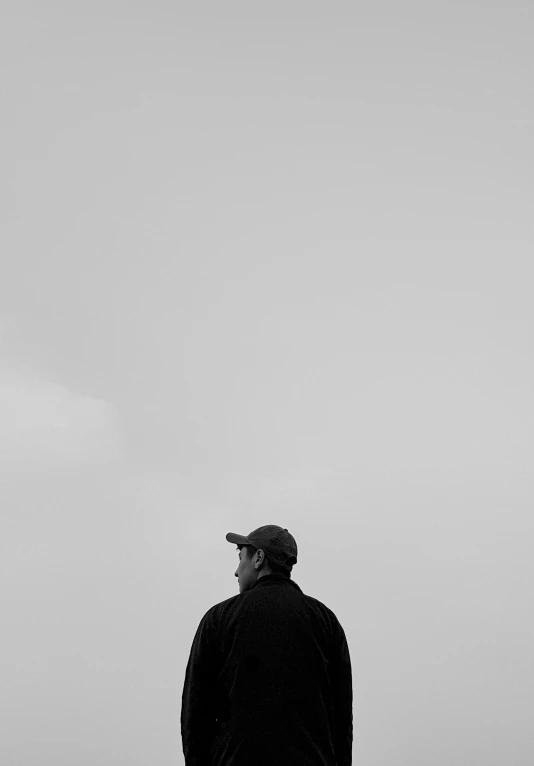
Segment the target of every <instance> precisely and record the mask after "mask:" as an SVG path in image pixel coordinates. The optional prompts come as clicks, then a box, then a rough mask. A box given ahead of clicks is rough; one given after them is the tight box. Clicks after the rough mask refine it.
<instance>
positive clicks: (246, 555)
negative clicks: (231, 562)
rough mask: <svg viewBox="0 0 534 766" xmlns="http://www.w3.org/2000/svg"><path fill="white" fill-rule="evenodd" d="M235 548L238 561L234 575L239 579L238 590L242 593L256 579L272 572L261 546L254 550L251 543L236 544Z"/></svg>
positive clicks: (250, 586)
mask: <svg viewBox="0 0 534 766" xmlns="http://www.w3.org/2000/svg"><path fill="white" fill-rule="evenodd" d="M237 550H238V551H239V553H238V555H239V563H238V565H237V569H236V570H235V576H236V577H237V578H238V579H239V592H240V593H244V592H245V591H246V590H250V589H251V588H252V587H253V586H254V585H255V584H256V580H259V579H260V577H264V576H265V575H268V574H272V571H271V567H270V566H269V561H268V559H267V557H266V556H265V552H264V551H263V550H262V549H261V548H260V549H259V550H256V548H253V547H252V546H251V545H238V546H237Z"/></svg>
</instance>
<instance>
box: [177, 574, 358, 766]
mask: <svg viewBox="0 0 534 766" xmlns="http://www.w3.org/2000/svg"><path fill="white" fill-rule="evenodd" d="M352 736H353V729H352V673H351V663H350V656H349V650H348V646H347V642H346V638H345V634H344V631H343V629H342V627H341V625H340V624H339V622H338V620H337V618H336V616H335V615H334V613H333V612H332V611H331V610H330V609H328V607H326V606H325V605H324V604H322V603H321V602H320V601H318V600H317V599H314V598H312V597H311V596H307V595H306V594H304V593H303V592H302V591H301V589H300V588H299V586H298V585H297V584H296V583H295V582H293V581H291V580H289V579H287V578H284V577H283V576H280V575H267V576H264V577H262V578H260V579H258V581H257V583H256V584H255V586H254V587H253V588H252V589H251V590H249V591H246V592H245V593H243V594H241V595H240V596H234V597H233V598H230V599H228V600H226V601H223V602H222V603H220V604H217V605H216V606H214V607H212V609H210V610H209V611H208V612H207V613H206V615H205V616H204V617H203V619H202V621H201V623H200V625H199V628H198V630H197V634H196V635H195V640H194V642H193V646H192V649H191V655H190V658H189V662H188V665H187V670H186V680H185V684H184V694H183V698H182V737H183V742H184V753H185V756H186V766H200V765H201V764H203V765H204V766H208V764H210V766H211V765H212V766H241V765H242V764H243V766H244V764H245V763H251V762H252V763H254V764H255V765H256V766H261V765H262V764H274V765H275V766H285V764H287V765H288V766H289V765H290V764H291V766H299V764H307V765H308V764H309V765H310V766H311V765H312V764H313V765H314V766H315V765H317V766H349V765H350V764H351V763H352V755H351V751H352Z"/></svg>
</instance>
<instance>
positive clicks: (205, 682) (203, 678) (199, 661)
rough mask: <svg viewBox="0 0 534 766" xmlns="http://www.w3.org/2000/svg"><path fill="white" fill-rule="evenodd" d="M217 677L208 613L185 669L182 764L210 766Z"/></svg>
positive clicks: (181, 720) (196, 636)
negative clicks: (183, 762)
mask: <svg viewBox="0 0 534 766" xmlns="http://www.w3.org/2000/svg"><path fill="white" fill-rule="evenodd" d="M217 676H218V645H217V641H216V635H215V631H214V629H213V625H212V624H211V621H210V619H209V613H207V614H206V615H204V617H203V618H202V620H201V622H200V625H199V626H198V629H197V632H196V634H195V637H194V639H193V645H192V647H191V652H190V655H189V661H188V663H187V667H186V671H185V681H184V688H183V693H182V712H181V717H180V725H181V733H182V747H183V751H184V756H185V766H211V761H210V749H211V747H212V744H213V741H214V739H215V733H216V718H215V716H216V711H215V698H216V688H217Z"/></svg>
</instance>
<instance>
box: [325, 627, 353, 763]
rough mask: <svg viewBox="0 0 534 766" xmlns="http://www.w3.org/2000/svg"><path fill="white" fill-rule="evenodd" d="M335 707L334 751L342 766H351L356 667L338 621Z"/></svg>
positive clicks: (332, 669) (332, 667) (333, 675)
mask: <svg viewBox="0 0 534 766" xmlns="http://www.w3.org/2000/svg"><path fill="white" fill-rule="evenodd" d="M330 684H331V688H332V697H333V707H334V725H335V731H334V751H335V755H336V763H337V764H338V766H351V764H352V741H353V713H352V700H353V698H352V667H351V662H350V653H349V647H348V644H347V639H346V637H345V632H344V630H343V628H342V627H341V625H340V624H339V622H338V621H337V620H336V624H335V628H334V634H333V637H332V646H331V655H330Z"/></svg>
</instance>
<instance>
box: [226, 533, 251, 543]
mask: <svg viewBox="0 0 534 766" xmlns="http://www.w3.org/2000/svg"><path fill="white" fill-rule="evenodd" d="M226 539H227V540H228V542H229V543H233V544H234V545H250V543H249V541H248V540H247V538H246V537H244V536H243V535H236V533H235V532H228V534H227V535H226Z"/></svg>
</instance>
